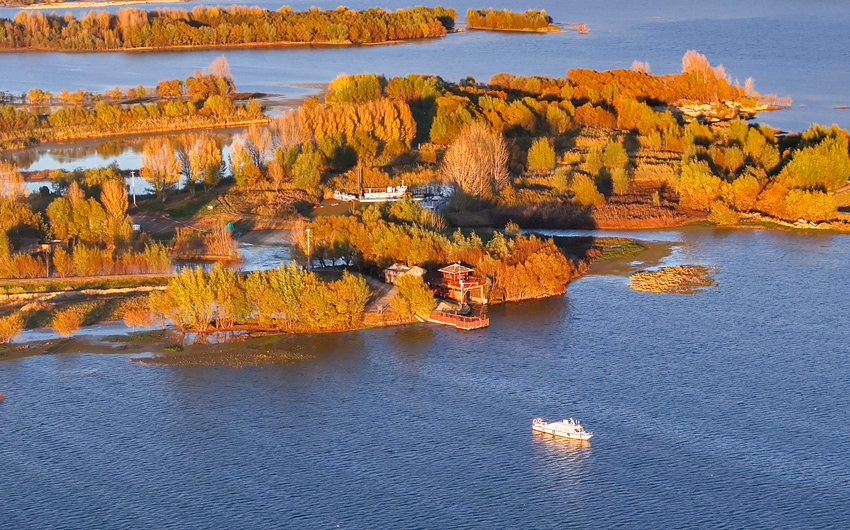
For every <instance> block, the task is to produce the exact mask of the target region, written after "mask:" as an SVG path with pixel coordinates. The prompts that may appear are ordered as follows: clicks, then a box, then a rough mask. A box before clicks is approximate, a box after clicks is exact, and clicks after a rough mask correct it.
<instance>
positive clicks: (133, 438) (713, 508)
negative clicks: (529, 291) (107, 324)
mask: <svg viewBox="0 0 850 530" xmlns="http://www.w3.org/2000/svg"><path fill="white" fill-rule="evenodd" d="M639 235H640V236H641V237H645V238H646V239H650V240H662V239H666V240H671V239H672V240H674V241H675V242H676V243H677V244H676V246H675V247H674V251H673V253H672V254H671V255H670V256H669V257H668V258H666V259H665V260H664V261H663V262H662V264H673V263H691V264H703V265H712V266H717V267H718V272H717V275H716V280H717V283H718V285H717V287H714V288H710V289H708V290H706V291H704V292H702V293H699V294H696V295H692V296H686V295H671V294H654V293H641V292H636V291H633V290H631V289H630V288H629V287H627V286H626V283H627V277H626V276H623V275H599V274H590V275H588V276H585V277H583V278H581V279H579V280H577V281H575V282H573V283H571V284H570V285H569V287H568V290H567V294H566V295H565V296H560V297H556V298H551V299H545V300H538V301H532V302H524V303H517V304H508V305H503V306H497V307H492V308H490V310H489V316H490V319H491V325H490V327H489V328H487V329H485V330H481V331H475V332H463V331H459V330H455V329H450V328H445V327H437V326H428V325H424V324H415V325H410V326H402V327H391V328H385V329H375V330H368V331H358V332H351V333H333V334H326V335H305V336H284V337H277V338H266V339H262V340H257V341H254V342H249V343H248V346H249V347H251V348H256V349H258V350H260V351H263V350H280V349H282V350H286V351H293V352H297V353H301V354H303V355H304V356H305V359H304V360H300V361H295V362H292V363H291V364H282V365H274V366H263V367H246V368H231V367H223V366H218V367H179V366H144V365H140V364H138V363H134V362H130V360H129V357H132V356H128V355H122V354H112V355H104V354H88V353H80V354H60V355H40V356H35V357H28V358H22V359H18V360H13V361H6V362H3V363H0V390H2V391H3V392H5V394H6V401H5V402H4V403H2V404H0V462H2V466H0V521H2V522H3V524H2V525H0V526H4V527H8V528H28V529H29V528H31V529H41V528H230V529H256V528H287V529H290V528H291V529H303V528H352V529H354V528H400V529H413V528H469V529H473V528H482V529H484V528H560V527H566V528H576V527H588V528H719V529H723V528H846V527H848V526H849V525H850V459H848V457H847V454H848V452H850V397H848V396H850V394H848V392H847V382H848V380H850V363H848V362H847V355H848V347H847V344H850V328H848V327H847V326H846V325H845V320H846V317H845V312H846V300H845V298H846V297H845V293H847V292H850V278H849V277H848V275H847V274H846V268H847V267H846V262H847V256H848V255H850V238H847V237H846V236H843V235H828V234H809V233H805V234H803V233H780V232H768V231H759V230H740V231H731V230H729V231H727V230H710V229H695V230H691V229H689V230H677V231H667V232H653V233H643V234H639ZM535 416H545V417H548V418H549V419H560V418H566V417H575V418H579V419H580V420H581V421H582V424H583V425H585V426H586V427H587V428H588V429H589V430H591V431H592V432H594V433H595V436H594V438H593V439H592V440H591V443H589V444H583V445H582V444H576V443H570V442H564V441H559V440H555V439H552V438H548V437H544V436H540V435H535V434H532V432H531V419H532V418H534V417H535Z"/></svg>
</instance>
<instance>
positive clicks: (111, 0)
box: [6, 0, 188, 9]
mask: <svg viewBox="0 0 850 530" xmlns="http://www.w3.org/2000/svg"><path fill="white" fill-rule="evenodd" d="M184 2H188V0H107V1H104V2H98V1H95V0H87V1H85V0H72V1H70V2H55V3H51V4H45V3H39V4H30V5H15V4H6V5H7V6H8V7H20V8H21V9H56V8H63V7H64V8H69V9H76V8H85V7H112V6H128V5H138V4H180V3H184Z"/></svg>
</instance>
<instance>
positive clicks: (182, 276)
mask: <svg viewBox="0 0 850 530" xmlns="http://www.w3.org/2000/svg"><path fill="white" fill-rule="evenodd" d="M369 293H370V291H369V287H368V286H367V285H366V282H365V281H364V280H363V278H361V277H359V276H355V275H353V274H349V273H348V272H345V273H343V275H342V278H341V279H339V280H336V281H328V282H326V281H322V280H320V279H319V278H318V277H317V276H316V275H315V274H313V273H312V272H309V271H306V270H304V269H300V268H298V267H297V266H296V265H290V266H281V267H280V268H279V269H272V270H267V271H254V272H251V273H249V274H247V275H243V274H239V273H236V272H234V271H232V270H230V269H225V268H222V267H220V266H216V267H215V268H213V270H212V271H211V272H209V273H206V272H204V271H203V270H202V269H201V268H200V267H198V268H196V269H183V270H182V271H181V272H180V273H178V274H176V275H175V276H174V278H172V280H171V281H170V282H169V283H168V286H167V288H166V290H165V291H164V292H162V293H152V294H151V295H150V307H151V310H152V312H153V313H154V314H155V315H158V316H160V317H161V318H163V319H166V318H167V319H169V320H170V321H171V322H172V323H174V325H176V326H177V327H179V328H180V329H181V330H182V331H196V332H204V331H209V330H211V329H215V330H227V329H232V328H234V327H235V326H253V327H259V328H261V329H263V330H269V331H271V330H287V331H289V330H344V329H352V328H356V327H358V326H360V325H362V323H363V313H364V311H365V308H366V302H367V301H368V298H369Z"/></svg>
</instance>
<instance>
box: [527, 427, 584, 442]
mask: <svg viewBox="0 0 850 530" xmlns="http://www.w3.org/2000/svg"><path fill="white" fill-rule="evenodd" d="M531 430H532V431H534V432H539V433H541V434H551V435H552V436H558V437H559V438H569V439H571V440H590V439H591V438H592V437H593V434H591V433H589V432H579V433H577V432H569V431H562V430H560V429H556V428H553V427H550V426H548V425H532V427H531Z"/></svg>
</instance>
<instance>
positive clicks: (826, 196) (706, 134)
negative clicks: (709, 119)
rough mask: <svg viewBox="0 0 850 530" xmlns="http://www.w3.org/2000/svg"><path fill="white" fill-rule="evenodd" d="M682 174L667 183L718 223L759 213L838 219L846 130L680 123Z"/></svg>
mask: <svg viewBox="0 0 850 530" xmlns="http://www.w3.org/2000/svg"><path fill="white" fill-rule="evenodd" d="M686 130H687V133H688V134H687V135H686V137H685V143H684V146H683V154H682V166H681V172H680V173H679V174H678V175H677V176H676V177H675V178H673V179H672V180H673V185H674V187H675V189H676V190H677V192H678V193H679V196H680V201H681V203H682V204H683V205H685V206H688V207H691V208H695V209H700V210H706V211H708V210H710V211H711V219H712V220H714V221H716V222H718V223H720V224H734V223H736V222H738V219H739V214H741V213H750V212H759V213H764V214H767V215H769V216H772V217H778V218H780V219H787V220H790V221H796V220H798V219H803V220H806V221H815V222H819V221H831V220H833V219H836V218H838V203H837V200H836V197H835V195H834V193H833V192H834V191H835V190H837V189H838V188H841V187H843V186H845V185H846V184H847V183H848V180H847V179H848V176H850V152H848V134H847V131H845V130H842V129H839V128H838V127H837V126H835V125H833V126H832V127H828V128H827V127H823V126H820V125H818V124H815V125H813V126H812V127H811V128H810V129H809V130H808V131H805V132H804V133H802V134H797V135H790V136H788V137H785V138H778V137H776V136H775V135H774V134H773V131H772V130H770V129H769V128H766V127H763V126H762V127H758V126H749V125H748V124H746V123H745V122H743V121H735V122H732V124H731V126H730V127H729V128H728V129H720V128H716V127H708V126H705V125H699V124H697V123H693V124H691V125H689V126H688V127H687V129H686Z"/></svg>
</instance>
